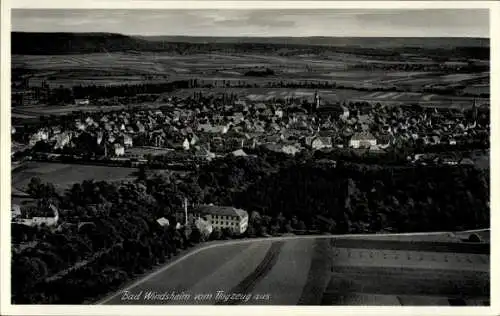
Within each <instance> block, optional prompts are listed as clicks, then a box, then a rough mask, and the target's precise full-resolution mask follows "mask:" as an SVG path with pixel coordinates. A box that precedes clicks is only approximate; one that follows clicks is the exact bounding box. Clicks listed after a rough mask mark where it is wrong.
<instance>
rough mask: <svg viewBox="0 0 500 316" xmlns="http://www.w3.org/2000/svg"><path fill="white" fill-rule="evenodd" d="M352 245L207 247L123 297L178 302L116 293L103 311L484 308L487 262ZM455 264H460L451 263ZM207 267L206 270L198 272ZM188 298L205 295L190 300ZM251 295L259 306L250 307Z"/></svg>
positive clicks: (412, 246)
mask: <svg viewBox="0 0 500 316" xmlns="http://www.w3.org/2000/svg"><path fill="white" fill-rule="evenodd" d="M420 237H422V236H418V237H417V239H418V238H420ZM433 237H434V238H435V237H436V236H433ZM359 239H360V240H353V241H350V243H349V245H350V246H354V247H338V246H333V247H332V246H331V245H329V243H330V241H331V240H333V239H316V240H314V239H293V240H282V241H278V240H273V241H271V240H266V241H254V242H251V243H246V244H232V243H227V244H226V245H224V246H222V247H215V248H211V247H210V248H207V249H206V250H203V251H200V252H198V253H196V254H194V255H192V256H188V257H186V258H184V259H183V260H182V264H180V263H179V264H173V265H172V266H171V267H169V268H168V269H165V270H163V271H160V272H158V273H155V275H154V276H152V277H150V278H147V279H145V280H144V281H143V282H141V283H136V285H135V286H134V287H132V288H129V289H128V291H129V292H130V293H141V291H142V293H143V294H144V293H145V292H147V291H153V292H156V293H185V294H186V295H188V296H187V297H186V298H185V299H182V300H175V299H169V300H163V299H146V298H145V297H144V295H143V296H142V297H140V298H139V300H133V301H130V300H126V299H125V300H124V299H123V296H121V292H118V293H117V295H116V296H115V297H113V298H110V299H109V300H107V301H106V304H146V305H149V304H155V305H156V304H174V305H178V304H203V305H207V304H216V305H225V304H229V305H296V304H298V305H304V304H305V305H391V306H399V305H435V306H436V305H441V306H449V305H458V304H460V305H488V304H489V256H488V255H487V254H471V253H468V252H467V251H464V252H458V253H457V252H452V251H453V249H452V248H456V247H450V249H440V250H439V251H438V252H432V251H419V249H418V248H419V242H418V241H416V240H414V241H406V242H404V241H400V242H394V241H392V242H391V241H389V240H387V241H383V240H380V241H377V242H374V241H371V242H370V243H369V245H367V243H366V240H365V239H363V238H359ZM388 239H389V238H388ZM410 239H411V238H410ZM339 245H340V244H339ZM345 245H346V246H347V244H345ZM395 245H396V247H394V246H395ZM378 246H381V247H378ZM391 247H392V248H394V249H389V248H391ZM405 248H408V249H405ZM424 248H425V247H424ZM457 249H459V248H457ZM441 250H446V251H450V252H446V251H441ZM396 256H398V258H396ZM420 258H422V259H420ZM457 259H459V260H460V261H457V262H455V263H452V262H451V261H452V260H457ZM446 260H448V261H446ZM207 261H209V262H211V263H212V264H210V265H205V264H200V262H207ZM189 267H196V268H195V269H192V270H191V269H190V270H189V271H192V272H193V273H190V274H188V275H185V274H182V273H179V271H180V270H182V269H188V268H189ZM409 284H411V286H408V285H409ZM217 291H221V292H223V293H225V294H232V293H245V294H251V297H249V298H248V300H245V299H238V300H233V301H224V300H223V299H221V297H219V298H218V297H217V296H216V293H217ZM195 293H206V294H207V295H206V296H203V298H202V299H196V297H195V296H194V294H195ZM259 294H266V297H267V298H266V299H263V300H256V299H255V297H257V295H259Z"/></svg>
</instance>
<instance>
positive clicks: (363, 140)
mask: <svg viewBox="0 0 500 316" xmlns="http://www.w3.org/2000/svg"><path fill="white" fill-rule="evenodd" d="M349 146H350V147H352V148H372V147H375V146H377V139H376V138H375V137H373V135H372V134H370V133H367V132H365V133H357V134H354V135H353V136H352V137H351V139H350V140H349Z"/></svg>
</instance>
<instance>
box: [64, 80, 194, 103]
mask: <svg viewBox="0 0 500 316" xmlns="http://www.w3.org/2000/svg"><path fill="white" fill-rule="evenodd" d="M191 83H192V81H191V80H178V81H172V82H163V83H144V84H133V85H132V84H130V85H129V84H126V85H118V86H97V85H91V86H81V85H80V86H74V87H73V95H74V97H75V98H77V99H78V98H90V99H102V98H112V97H131V96H136V95H138V94H160V93H164V92H171V91H174V90H176V89H187V88H191Z"/></svg>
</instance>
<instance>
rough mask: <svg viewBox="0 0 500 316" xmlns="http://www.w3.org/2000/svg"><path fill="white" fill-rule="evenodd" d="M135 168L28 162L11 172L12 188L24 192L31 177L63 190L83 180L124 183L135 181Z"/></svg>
mask: <svg viewBox="0 0 500 316" xmlns="http://www.w3.org/2000/svg"><path fill="white" fill-rule="evenodd" d="M136 170H137V169H135V168H121V167H106V166H91V165H79V164H63V163H50V162H34V161H30V162H27V163H25V164H23V165H22V166H20V167H19V168H17V169H16V170H14V171H13V172H12V175H11V183H12V188H15V189H18V190H20V191H25V190H26V187H27V185H28V183H29V182H30V180H31V178H32V177H39V178H40V179H41V180H42V182H49V183H52V184H54V185H55V186H56V189H60V190H64V189H67V188H69V187H71V186H72V185H73V184H75V183H81V182H83V181H84V180H94V181H126V180H131V179H135V176H134V172H135V171H136Z"/></svg>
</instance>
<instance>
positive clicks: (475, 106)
mask: <svg viewBox="0 0 500 316" xmlns="http://www.w3.org/2000/svg"><path fill="white" fill-rule="evenodd" d="M472 120H473V121H474V122H476V120H477V104H476V98H474V103H472Z"/></svg>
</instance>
